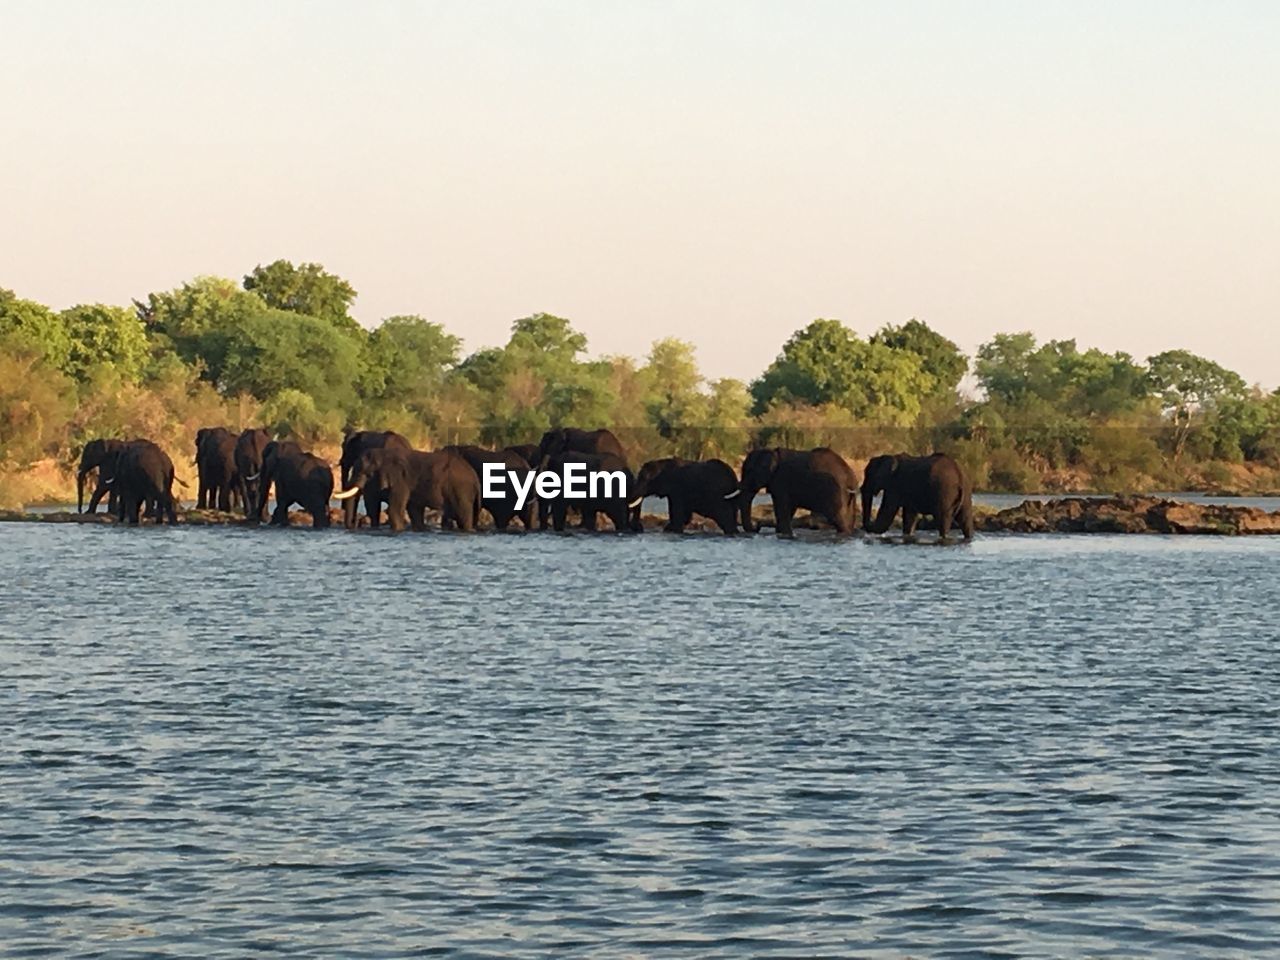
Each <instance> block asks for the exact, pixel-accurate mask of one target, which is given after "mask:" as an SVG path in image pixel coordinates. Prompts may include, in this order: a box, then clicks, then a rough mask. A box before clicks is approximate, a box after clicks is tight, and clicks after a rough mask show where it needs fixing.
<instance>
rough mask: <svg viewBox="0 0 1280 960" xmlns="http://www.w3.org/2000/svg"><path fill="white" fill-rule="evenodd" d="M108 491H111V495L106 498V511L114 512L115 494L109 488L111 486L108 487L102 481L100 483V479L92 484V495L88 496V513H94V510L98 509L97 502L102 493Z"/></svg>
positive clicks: (100, 499)
mask: <svg viewBox="0 0 1280 960" xmlns="http://www.w3.org/2000/svg"><path fill="white" fill-rule="evenodd" d="M108 492H110V493H111V496H110V497H109V498H108V499H107V512H108V513H115V512H116V495H115V491H113V490H111V488H110V487H108V486H106V485H105V484H103V483H102V481H101V480H99V481H98V482H97V483H96V484H95V485H94V488H93V496H91V497H90V498H89V512H90V513H94V512H96V511H97V509H98V504H99V503H101V502H102V497H103V494H105V493H108Z"/></svg>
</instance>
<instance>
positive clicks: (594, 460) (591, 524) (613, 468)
mask: <svg viewBox="0 0 1280 960" xmlns="http://www.w3.org/2000/svg"><path fill="white" fill-rule="evenodd" d="M570 463H581V464H583V465H584V466H585V468H586V472H587V474H588V476H589V475H590V474H592V473H601V472H604V473H621V474H622V482H621V484H618V483H611V484H609V485H607V486H606V485H604V484H600V483H599V482H597V484H596V485H594V487H593V484H592V483H591V482H590V479H588V483H587V492H588V494H589V496H588V497H586V498H584V499H581V500H579V499H574V500H569V499H568V498H567V497H565V496H564V495H563V488H562V493H561V495H559V496H556V497H554V498H551V499H549V500H548V501H547V507H548V508H549V510H550V513H551V520H552V525H553V527H554V529H556V530H558V531H559V530H564V527H565V516H566V514H567V513H568V511H569V507H570V506H572V507H574V508H575V509H577V510H578V511H580V512H581V514H582V526H583V529H586V530H595V529H596V523H597V514H600V513H603V514H604V515H605V516H607V517H608V518H609V520H610V521H612V523H613V529H614V530H616V531H617V532H618V533H624V532H626V531H628V530H629V531H631V532H633V533H640V532H642V531H643V529H644V528H643V527H642V526H641V525H640V521H639V518H634V519H633V518H632V516H631V511H632V509H633V508H634V507H638V506H639V505H640V499H642V498H638V497H635V495H634V493H632V491H634V490H635V488H636V479H635V475H634V474H632V472H631V469H630V467H628V466H627V461H626V460H624V459H623V458H622V457H620V456H618V455H617V454H615V453H574V452H571V453H561V454H559V455H558V456H556V457H555V458H553V459H552V460H551V461H550V462H549V463H548V464H547V466H546V467H545V468H544V469H545V470H547V471H550V472H552V473H557V474H559V475H560V477H561V483H562V484H563V482H564V476H565V467H566V466H567V465H568V464H570ZM619 487H621V489H618V488H619ZM541 504H542V501H541V500H539V505H541Z"/></svg>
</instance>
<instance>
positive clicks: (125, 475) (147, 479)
mask: <svg viewBox="0 0 1280 960" xmlns="http://www.w3.org/2000/svg"><path fill="white" fill-rule="evenodd" d="M112 468H113V479H112V481H111V483H112V486H113V487H114V489H115V493H116V496H117V498H118V501H117V504H118V505H117V508H116V516H117V517H118V518H119V520H120V521H121V522H127V523H130V524H137V522H138V518H139V514H140V512H141V509H142V507H143V506H146V507H147V512H148V514H149V515H153V516H154V517H155V518H156V522H158V523H159V522H163V521H164V520H165V519H166V518H167V519H168V521H169V523H170V524H174V523H177V522H178V512H177V509H176V508H175V507H174V502H173V483H174V472H173V461H172V460H170V459H169V455H168V454H167V453H165V452H164V451H163V450H161V449H160V447H159V446H157V445H156V444H154V443H152V442H151V441H150V440H130V441H129V442H128V443H126V444H124V446H122V447H121V448H120V449H119V450H117V451H116V453H115V455H114V464H113V465H112Z"/></svg>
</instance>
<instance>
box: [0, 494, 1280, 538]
mask: <svg viewBox="0 0 1280 960" xmlns="http://www.w3.org/2000/svg"><path fill="white" fill-rule="evenodd" d="M290 516H291V517H292V518H293V522H294V523H295V524H296V525H298V526H303V527H306V526H310V524H311V518H310V516H309V515H308V514H306V513H301V512H297V513H292V514H291V515H290ZM330 516H331V518H332V521H333V523H334V525H335V526H338V527H340V526H341V525H342V513H341V511H339V510H336V509H335V510H332V511H331V513H330ZM361 519H362V521H364V518H363V517H362V518H361ZM432 519H433V520H434V518H432ZM486 519H487V518H486ZM643 521H644V525H645V529H646V530H661V529H662V526H663V524H665V523H666V517H663V516H660V515H656V514H646V515H645V516H644V517H643ZM3 522H9V523H15V522H16V523H89V524H113V523H115V522H116V520H115V518H114V517H112V516H108V515H107V514H105V513H96V514H77V513H73V512H68V511H50V512H45V513H27V512H24V511H21V510H2V511H0V523H3ZM178 522H179V523H180V524H188V525H191V526H250V525H251V524H250V523H249V521H247V520H245V519H244V517H242V516H240V515H239V514H231V513H220V512H218V511H217V510H185V511H182V512H180V513H179V514H178ZM364 522H367V521H364ZM756 522H757V523H758V524H759V525H760V526H761V527H766V528H771V527H772V526H773V511H772V510H770V509H769V508H768V507H767V506H765V507H758V508H757V516H756ZM795 526H796V527H798V528H801V529H810V530H813V529H820V528H822V527H823V526H825V524H824V523H823V522H821V521H819V520H816V519H812V518H809V517H806V516H801V517H797V518H796V523H795ZM922 526H923V525H922ZM976 526H977V529H978V530H979V531H980V532H982V533H1130V534H1136V533H1152V534H1196V535H1216V536H1250V535H1263V534H1280V511H1276V512H1274V513H1269V512H1267V511H1266V510H1262V509H1259V508H1257V507H1246V506H1232V505H1228V504H1209V503H1192V502H1188V501H1186V500H1168V499H1161V498H1159V497H1143V496H1127V497H1060V498H1054V499H1033V500H1026V501H1024V502H1022V503H1020V504H1018V505H1017V506H1016V507H1009V508H1007V509H1005V510H999V511H994V512H993V511H990V510H987V511H983V510H979V513H978V516H977V523H976ZM689 529H690V530H699V531H708V532H710V531H714V530H715V525H714V524H713V523H712V522H711V521H710V520H703V519H702V518H695V520H694V521H693V522H692V523H691V524H690V525H689ZM953 535H954V534H953Z"/></svg>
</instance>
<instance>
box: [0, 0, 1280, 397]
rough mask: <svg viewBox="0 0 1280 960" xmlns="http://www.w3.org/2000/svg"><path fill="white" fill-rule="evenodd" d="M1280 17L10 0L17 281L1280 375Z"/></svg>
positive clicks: (1270, 8)
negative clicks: (290, 284) (1024, 341)
mask: <svg viewBox="0 0 1280 960" xmlns="http://www.w3.org/2000/svg"><path fill="white" fill-rule="evenodd" d="M1278 51H1280V3H1272V2H1267V0H1258V2H1245V0H1240V2H1234V3H1229V2H1186V0H1152V2H1128V3H1125V2H1116V0H1107V2H1088V0H1071V2H1062V3H1057V2H1050V0H1037V2H1024V0H1008V2H1004V0H982V2H961V0H937V2H903V0H894V2H883V3H870V2H864V3H857V2H852V0H831V2H816V0H815V2H803V0H792V2H784V0H776V2H751V0H679V2H676V0H671V2H665V0H664V2H655V0H634V2H625V3H624V2H606V0H583V2H515V0H513V2H487V0H457V2H452V3H435V2H425V0H424V2H407V0H405V2H391V0H372V2H370V0H365V2H360V3H353V2H314V0H308V2H301V0H294V2H283V0H275V2H261V0H255V2H224V0H218V2H208V3H194V2H191V3H188V2H183V3H174V2H172V0H163V2H162V0H154V2H151V0H148V2H129V0H113V2H101V0H93V2H60V0H41V2H38V3H16V2H8V3H5V5H4V7H3V12H2V13H0V91H2V92H0V129H3V131H4V142H3V148H2V149H0V226H2V227H3V229H0V287H10V288H12V289H14V290H16V291H17V292H18V293H19V294H20V295H22V296H26V297H30V298H33V299H36V300H40V301H43V302H46V303H49V304H51V305H52V306H55V307H64V306H69V305H71V304H74V303H77V302H85V301H105V302H111V303H128V301H129V298H130V297H135V296H142V295H144V294H145V293H147V292H148V291H150V290H158V289H168V288H170V287H173V286H176V285H177V284H179V283H181V282H182V281H183V280H186V279H189V278H190V277H193V276H195V275H197V274H202V273H212V274H220V275H226V276H231V277H235V278H237V279H238V278H240V277H241V276H242V275H243V274H244V273H245V272H246V271H248V270H249V269H251V268H252V267H253V266H254V265H255V264H258V263H266V262H269V261H271V260H274V259H277V258H280V257H284V258H287V259H291V260H294V261H295V262H299V261H318V262H320V263H322V264H324V265H325V266H326V267H327V268H328V269H330V270H332V271H334V272H336V273H338V274H340V275H342V276H343V277H345V278H347V279H348V280H349V281H350V282H351V283H352V284H353V285H354V286H355V287H356V289H357V290H359V291H360V297H359V300H358V301H357V302H356V305H355V313H356V316H357V317H358V318H359V319H360V320H361V321H362V322H364V323H365V324H366V325H372V324H373V323H376V321H378V320H379V319H380V318H382V317H384V316H387V315H390V314H395V313H419V314H422V315H423V316H426V317H427V318H429V319H431V320H435V321H437V322H440V323H443V324H444V325H445V326H446V327H448V328H449V329H450V330H451V331H453V332H454V333H457V334H459V335H461V336H463V337H464V338H465V340H466V344H467V347H468V349H474V348H477V347H481V346H486V345H491V344H497V343H501V342H504V341H505V339H506V336H507V332H508V329H509V326H510V323H511V321H512V320H513V319H515V318H516V317H520V316H525V315H527V314H529V313H533V312H536V311H539V310H545V311H548V312H551V313H557V314H560V315H562V316H566V317H569V318H570V319H571V320H572V321H573V322H574V324H575V325H576V326H577V327H578V328H579V329H581V330H582V331H583V332H585V333H586V334H587V336H588V338H589V340H590V344H591V352H592V353H593V354H604V353H626V354H631V355H633V356H637V357H640V356H643V354H644V353H645V352H646V351H647V349H648V346H649V344H650V342H651V341H653V340H654V339H657V338H659V337H663V336H673V335H674V336H679V337H683V338H685V339H688V340H692V341H693V342H694V343H696V344H697V346H698V355H699V359H700V361H701V364H702V367H703V370H704V372H706V373H707V374H708V375H710V376H738V377H743V378H750V377H752V376H754V375H756V374H757V373H758V372H759V371H760V370H762V369H763V368H764V367H765V366H766V365H767V364H768V363H769V361H770V360H771V359H772V358H773V357H774V356H775V355H776V354H777V352H778V349H779V347H780V346H781V344H782V342H783V341H784V340H785V339H786V338H787V337H788V336H789V335H790V334H791V333H792V332H793V331H794V330H796V329H797V328H799V327H801V326H803V325H804V324H806V323H808V322H809V321H810V320H812V319H813V318H815V317H820V316H821V317H834V318H838V319H840V320H843V321H845V322H846V323H848V324H849V325H850V326H851V327H853V328H854V329H855V330H857V331H858V332H859V333H862V334H864V335H865V334H868V333H870V332H872V331H873V330H874V329H876V328H878V327H879V326H881V325H882V324H884V323H886V322H891V323H900V322H902V321H904V320H907V319H908V318H910V317H913V316H914V317H919V318H920V319H922V320H925V321H926V322H928V323H929V324H930V325H932V326H933V327H935V328H936V329H938V330H940V331H941V332H943V333H945V334H946V335H947V336H950V337H951V338H952V339H954V340H956V341H957V342H958V343H959V344H960V345H961V346H962V347H964V348H965V349H966V350H969V351H972V350H973V349H974V348H975V347H976V346H977V345H978V344H979V343H980V342H982V341H983V340H986V339H988V338H989V337H990V336H991V335H992V334H994V333H996V332H1000V331H1014V330H1021V329H1029V330H1032V331H1033V332H1035V333H1036V334H1037V335H1038V336H1039V337H1041V338H1042V339H1043V338H1050V337H1075V338H1076V339H1077V340H1078V342H1079V343H1080V344H1081V345H1082V346H1099V347H1103V348H1106V349H1108V350H1115V349H1121V350H1127V351H1129V352H1130V353H1132V354H1134V355H1135V356H1137V357H1138V358H1140V359H1141V358H1144V357H1146V356H1148V355H1149V354H1151V353H1155V352H1158V351H1160V350H1163V349H1167V348H1172V347H1185V348H1187V349H1190V350H1194V351H1196V352H1199V353H1203V354H1205V355H1207V356H1209V357H1212V358H1213V359H1215V360H1218V361H1219V362H1221V363H1224V364H1226V365H1227V366H1230V367H1232V368H1234V369H1236V370H1238V371H1239V372H1240V373H1241V374H1243V375H1244V376H1245V378H1246V379H1248V380H1250V381H1258V382H1262V383H1264V384H1265V385H1267V386H1269V387H1274V386H1276V385H1277V384H1280V56H1277V52H1278Z"/></svg>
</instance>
